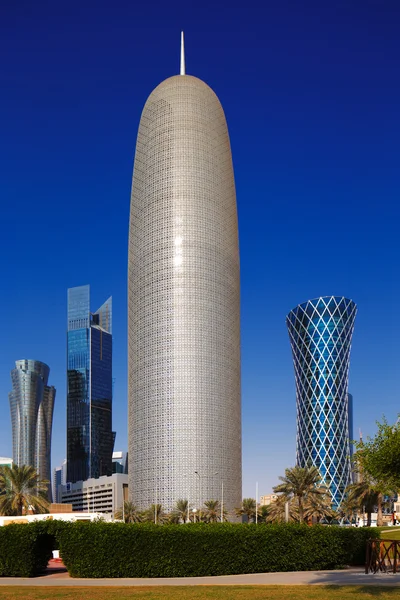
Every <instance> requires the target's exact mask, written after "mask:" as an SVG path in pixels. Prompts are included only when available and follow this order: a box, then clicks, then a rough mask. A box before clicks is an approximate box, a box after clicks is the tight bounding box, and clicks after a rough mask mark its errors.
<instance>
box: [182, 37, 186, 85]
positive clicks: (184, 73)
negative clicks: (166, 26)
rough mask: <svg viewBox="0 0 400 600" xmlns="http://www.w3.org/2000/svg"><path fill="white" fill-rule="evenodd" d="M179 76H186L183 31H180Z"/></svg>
mask: <svg viewBox="0 0 400 600" xmlns="http://www.w3.org/2000/svg"><path fill="white" fill-rule="evenodd" d="M181 75H186V72H185V40H184V37H183V31H181Z"/></svg>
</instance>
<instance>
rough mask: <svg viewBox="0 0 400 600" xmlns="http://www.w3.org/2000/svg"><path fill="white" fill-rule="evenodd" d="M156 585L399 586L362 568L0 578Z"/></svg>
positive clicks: (2, 581) (398, 580) (395, 579)
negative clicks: (206, 574) (216, 574)
mask: <svg viewBox="0 0 400 600" xmlns="http://www.w3.org/2000/svg"><path fill="white" fill-rule="evenodd" d="M4 585H17V586H74V587H75V586H79V587H85V586H116V587H118V586H124V587H125V586H155V585H341V586H343V585H391V586H400V574H396V575H393V574H384V573H378V574H376V575H372V574H370V575H365V573H364V571H363V569H361V568H352V569H346V570H344V571H300V572H291V573H255V574H251V575H224V576H222V577H176V578H159V579H72V578H71V577H70V576H69V575H68V573H59V572H58V573H57V572H55V573H52V574H48V575H44V576H42V577H35V578H32V579H29V578H21V577H1V578H0V586H4Z"/></svg>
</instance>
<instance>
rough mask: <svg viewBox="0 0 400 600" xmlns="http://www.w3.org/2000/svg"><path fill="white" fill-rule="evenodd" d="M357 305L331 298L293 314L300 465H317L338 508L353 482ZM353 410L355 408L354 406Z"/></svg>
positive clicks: (308, 304) (291, 330)
mask: <svg viewBox="0 0 400 600" xmlns="http://www.w3.org/2000/svg"><path fill="white" fill-rule="evenodd" d="M356 311H357V307H356V305H355V304H354V302H353V301H352V300H348V299H347V298H341V297H337V296H325V297H323V298H317V299H315V300H309V301H308V302H304V303H303V304H300V305H299V306H297V307H296V308H294V309H293V310H292V311H290V313H289V314H288V316H287V318H286V323H287V326H288V330H289V337H290V343H291V346H292V353H293V363H294V372H295V379H296V396H297V464H298V465H299V466H300V467H305V466H308V465H315V466H316V467H318V469H319V471H320V473H321V478H322V481H323V482H324V484H325V485H327V486H328V487H329V489H330V491H331V494H332V503H333V506H334V507H335V508H337V507H338V506H339V505H340V504H341V502H342V500H343V499H344V491H345V489H346V487H347V485H348V484H349V483H351V464H350V443H349V425H350V423H352V415H350V414H349V397H348V378H349V365H350V348H351V338H352V335H353V329H354V319H355V316H356ZM351 410H352V406H351Z"/></svg>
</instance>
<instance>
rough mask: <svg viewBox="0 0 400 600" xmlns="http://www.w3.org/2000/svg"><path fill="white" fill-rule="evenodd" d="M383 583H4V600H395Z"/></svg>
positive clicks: (394, 591) (396, 592)
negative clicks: (157, 584) (252, 584)
mask: <svg viewBox="0 0 400 600" xmlns="http://www.w3.org/2000/svg"><path fill="white" fill-rule="evenodd" d="M399 594H400V588H398V587H397V588H394V587H392V588H388V587H383V586H343V587H342V586H321V585H317V586H305V585H304V586H303V585H302V586H272V585H268V586H267V585H266V586H258V585H257V586H245V585H242V586H236V585H235V586H233V585H229V586H225V585H224V586H222V585H220V586H204V585H202V586H191V587H187V586H177V587H173V586H168V587H165V586H162V587H130V588H126V587H68V588H65V587H11V586H7V587H0V599H1V600H15V599H18V600H22V599H23V600H52V599H53V598H56V599H57V600H128V599H129V600H132V599H133V600H141V599H145V600H214V599H215V600H218V599H224V600H287V599H289V600H372V599H373V598H379V600H394V598H399Z"/></svg>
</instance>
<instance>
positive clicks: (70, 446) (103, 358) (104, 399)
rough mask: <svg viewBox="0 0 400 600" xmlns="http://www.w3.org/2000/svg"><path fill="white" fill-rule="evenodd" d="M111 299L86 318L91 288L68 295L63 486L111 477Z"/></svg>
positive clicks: (87, 287) (77, 290) (79, 288)
mask: <svg viewBox="0 0 400 600" xmlns="http://www.w3.org/2000/svg"><path fill="white" fill-rule="evenodd" d="M114 439H115V433H113V431H112V298H111V297H110V298H109V299H108V300H107V301H106V302H105V303H104V304H103V305H102V306H101V307H100V308H99V309H98V310H97V311H96V312H94V313H92V312H90V286H88V285H84V286H80V287H75V288H71V289H69V290H68V333H67V481H68V482H71V483H75V482H76V481H85V480H86V479H89V478H90V477H93V478H98V477H100V476H102V475H111V474H112V453H113V448H114Z"/></svg>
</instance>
